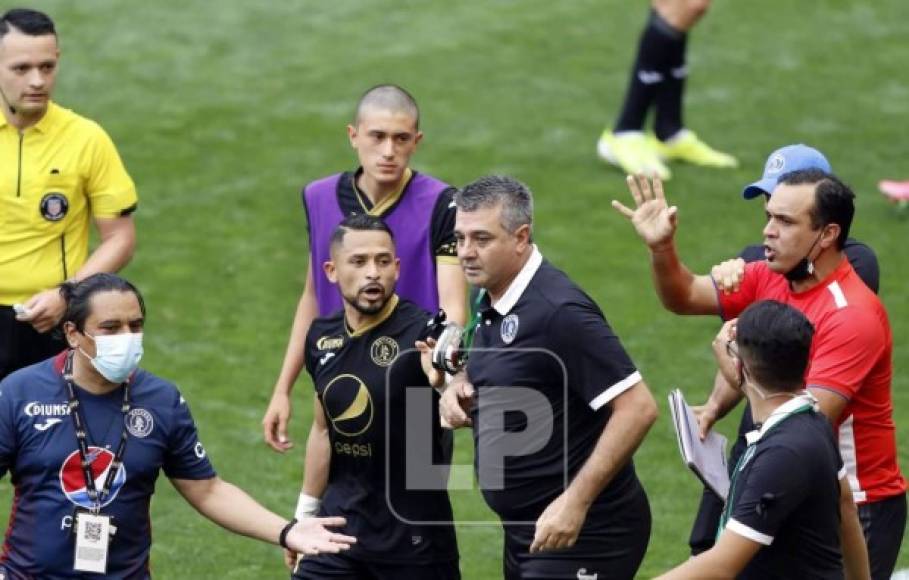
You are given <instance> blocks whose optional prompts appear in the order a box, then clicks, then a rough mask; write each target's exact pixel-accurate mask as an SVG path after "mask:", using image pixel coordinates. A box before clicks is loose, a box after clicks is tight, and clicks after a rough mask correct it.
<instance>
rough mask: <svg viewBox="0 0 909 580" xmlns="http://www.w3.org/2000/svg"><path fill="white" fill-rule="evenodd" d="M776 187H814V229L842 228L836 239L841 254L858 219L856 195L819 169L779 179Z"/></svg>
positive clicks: (829, 174)
mask: <svg viewBox="0 0 909 580" xmlns="http://www.w3.org/2000/svg"><path fill="white" fill-rule="evenodd" d="M777 183H783V184H786V185H802V184H813V185H814V186H815V188H814V205H813V206H812V208H811V213H810V215H811V227H813V228H814V229H818V228H821V227H823V226H826V225H827V224H837V225H838V226H840V235H839V236H838V237H837V238H836V246H837V249H839V250H842V249H843V246H844V245H845V244H846V238H848V237H849V229H850V228H851V227H852V218H853V217H854V216H855V193H853V191H852V189H850V188H849V186H848V185H846V184H845V183H843V182H842V181H840V180H839V178H837V177H836V176H835V175H833V174H832V173H827V172H826V171H822V170H820V169H799V170H798V171H790V172H789V173H784V174H783V175H781V176H780V178H779V180H778V181H777Z"/></svg>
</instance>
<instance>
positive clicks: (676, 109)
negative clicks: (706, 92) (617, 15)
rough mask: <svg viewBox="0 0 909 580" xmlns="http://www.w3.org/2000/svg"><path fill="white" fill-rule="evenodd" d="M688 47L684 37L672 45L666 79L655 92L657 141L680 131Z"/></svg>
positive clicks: (682, 125) (686, 38)
mask: <svg viewBox="0 0 909 580" xmlns="http://www.w3.org/2000/svg"><path fill="white" fill-rule="evenodd" d="M687 45H688V36H687V35H684V34H683V36H682V37H681V39H680V40H679V41H678V42H676V43H674V44H673V46H672V51H671V53H668V54H667V56H668V57H669V60H668V65H669V66H668V72H667V73H666V79H665V80H664V81H663V82H662V83H660V85H659V87H658V88H657V91H656V98H655V99H654V100H655V109H656V115H655V117H654V122H653V132H654V133H656V136H657V139H659V140H660V141H665V140H666V139H669V138H670V137H672V136H673V135H675V134H676V133H678V132H679V131H681V130H682V128H683V127H684V126H685V125H684V123H683V122H682V97H683V95H684V92H685V78H686V77H687V76H688V68H687V66H686V65H685V48H686V47H687Z"/></svg>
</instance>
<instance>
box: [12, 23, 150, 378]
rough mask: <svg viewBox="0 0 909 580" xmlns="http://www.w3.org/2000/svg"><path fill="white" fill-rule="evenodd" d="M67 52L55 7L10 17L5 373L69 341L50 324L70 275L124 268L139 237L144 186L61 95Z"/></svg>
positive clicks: (57, 313)
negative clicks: (57, 93) (56, 92)
mask: <svg viewBox="0 0 909 580" xmlns="http://www.w3.org/2000/svg"><path fill="white" fill-rule="evenodd" d="M59 56H60V51H59V49H58V45H57V34H56V29H55V27H54V23H53V21H51V19H50V18H49V17H48V16H47V15H45V14H43V13H41V12H37V11H34V10H28V9H14V10H9V11H8V12H6V13H5V14H3V15H2V16H0V110H2V112H3V114H2V115H0V379H2V378H3V377H4V376H6V375H7V374H9V373H10V372H12V371H14V370H16V369H18V368H21V367H23V366H27V365H29V364H32V363H34V362H37V361H39V360H43V359H45V358H47V357H48V356H51V355H52V354H54V353H55V352H57V351H59V350H62V349H63V347H64V345H63V342H62V341H61V340H58V339H55V338H54V337H52V336H51V335H50V333H49V332H48V331H49V330H51V329H52V328H53V327H54V326H55V325H56V324H57V322H58V320H59V319H60V317H61V316H62V314H63V311H64V308H65V304H64V301H63V298H62V297H61V296H60V293H59V292H58V290H57V286H58V285H59V284H60V283H61V282H63V281H65V280H72V279H77V280H78V279H82V278H85V277H87V276H89V275H91V274H94V273H97V272H115V271H117V270H119V269H120V268H122V267H123V266H124V265H125V264H126V263H127V262H128V261H129V259H130V257H131V256H132V253H133V248H134V245H135V226H134V224H133V218H132V215H131V214H132V212H133V210H135V208H136V201H137V198H136V188H135V186H134V184H133V181H132V179H130V177H129V175H128V174H127V172H126V169H125V168H124V166H123V163H122V161H121V160H120V157H119V155H118V154H117V150H116V148H115V147H114V144H113V142H112V141H111V139H110V137H108V135H107V134H106V133H105V132H104V130H103V129H102V128H101V127H100V126H98V124H96V123H95V122H93V121H90V120H88V119H86V118H84V117H81V116H79V115H77V114H76V113H73V112H72V111H69V110H67V109H65V108H63V107H60V106H59V105H57V104H55V103H53V102H52V101H51V95H52V93H53V89H54V83H55V80H56V74H57V64H58V61H59ZM91 222H94V224H95V227H96V228H97V230H98V234H99V238H100V244H99V245H98V247H97V248H95V250H94V251H93V252H91V254H89V247H88V245H89V234H90V230H91V227H90V223H91ZM17 305H21V306H19V311H20V312H18V313H17V312H16V310H15V309H14V308H13V307H14V306H17Z"/></svg>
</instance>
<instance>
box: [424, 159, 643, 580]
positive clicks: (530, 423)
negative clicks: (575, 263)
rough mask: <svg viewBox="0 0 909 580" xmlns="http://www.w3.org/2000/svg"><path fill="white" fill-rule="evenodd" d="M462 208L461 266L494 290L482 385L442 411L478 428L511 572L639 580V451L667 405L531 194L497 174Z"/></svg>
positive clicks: (487, 487) (486, 299)
mask: <svg viewBox="0 0 909 580" xmlns="http://www.w3.org/2000/svg"><path fill="white" fill-rule="evenodd" d="M455 203H456V205H457V217H456V220H455V238H456V240H457V244H458V258H459V259H460V261H461V266H462V267H463V269H464V273H465V275H466V277H467V280H468V282H470V283H471V284H474V285H476V286H478V287H480V288H482V289H483V293H484V295H483V296H482V298H481V299H480V305H479V309H478V313H477V315H476V318H475V320H474V324H475V329H476V330H475V334H474V339H473V344H472V347H471V348H470V358H469V361H468V364H467V369H466V373H467V377H468V379H469V382H461V381H454V382H452V384H450V385H449V386H448V388H447V389H446V390H445V393H444V394H443V396H442V406H441V407H442V408H441V412H442V415H443V419H444V420H445V421H446V422H447V424H448V425H450V426H452V427H459V426H463V425H467V424H471V425H473V433H474V443H475V450H476V453H475V457H476V459H475V462H476V469H477V474H478V477H479V483H480V487H481V489H482V492H483V496H484V498H485V499H486V502H487V503H488V504H489V506H490V507H491V508H492V509H493V510H494V511H495V512H496V513H497V514H498V515H499V517H500V518H501V520H502V523H503V527H504V529H505V549H504V556H503V559H504V562H503V567H504V576H505V578H506V579H507V580H518V579H524V578H551V579H557V578H565V579H571V580H576V579H577V578H599V579H601V580H602V579H604V578H616V579H626V578H628V579H630V578H633V577H634V574H635V572H636V571H637V569H638V567H639V565H640V563H641V560H642V558H643V556H644V552H645V550H646V548H647V543H648V540H649V537H650V508H649V503H648V501H647V496H646V495H645V493H644V489H643V487H642V486H641V484H640V482H639V481H638V478H637V475H636V474H635V471H634V466H633V464H632V462H631V456H632V454H633V453H634V451H635V449H637V447H638V445H640V443H641V441H642V440H643V438H644V435H645V434H646V433H647V431H648V430H649V429H650V426H651V425H652V424H653V422H654V421H655V420H656V416H657V407H656V404H655V402H654V400H653V397H652V396H651V394H650V391H649V390H648V388H647V385H646V384H645V383H644V381H643V379H642V378H641V374H640V373H639V372H638V370H637V368H636V367H635V365H634V363H633V362H632V361H631V359H630V358H629V357H628V355H627V354H626V353H625V350H624V349H623V348H622V345H621V343H620V342H619V339H618V337H616V335H615V334H614V333H613V332H612V329H611V328H610V327H609V324H608V323H607V322H606V319H605V318H604V317H603V313H602V312H601V311H600V309H599V308H598V307H597V305H596V304H595V303H594V302H593V300H592V299H591V298H590V297H589V296H587V294H585V293H584V291H583V290H581V289H580V288H578V287H577V286H576V285H575V284H574V283H573V282H572V281H571V280H569V279H568V277H567V276H566V275H565V274H564V273H563V272H561V271H560V270H558V269H556V268H555V267H554V266H553V265H552V264H550V263H549V262H547V261H546V260H544V259H543V257H542V255H541V254H540V252H539V250H538V249H537V247H536V246H535V245H534V244H533V243H532V241H531V228H532V220H533V201H532V197H531V193H530V191H529V190H528V189H527V188H526V186H524V185H523V184H521V183H520V182H518V181H516V180H514V179H511V178H508V177H498V176H493V177H484V178H481V179H479V180H477V181H475V182H474V183H472V184H470V185H468V186H466V187H465V188H464V189H463V190H462V191H460V192H458V194H456V196H455ZM474 395H475V397H474ZM474 403H475V404H474Z"/></svg>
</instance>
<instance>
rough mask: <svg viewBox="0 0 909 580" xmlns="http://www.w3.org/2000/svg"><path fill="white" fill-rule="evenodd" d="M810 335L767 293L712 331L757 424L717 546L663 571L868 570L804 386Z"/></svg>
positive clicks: (747, 575) (837, 468)
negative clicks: (716, 331)
mask: <svg viewBox="0 0 909 580" xmlns="http://www.w3.org/2000/svg"><path fill="white" fill-rule="evenodd" d="M813 334H814V329H813V328H812V326H811V323H810V322H808V319H807V318H805V316H804V315H803V314H802V313H801V312H799V311H798V310H796V309H795V308H793V307H791V306H787V305H785V304H781V303H779V302H774V301H772V300H768V301H762V302H756V303H754V304H752V305H751V306H749V307H748V308H746V309H745V311H744V312H743V313H742V315H741V317H740V318H739V319H738V320H737V321H734V320H733V321H729V322H727V323H726V324H725V325H724V326H723V328H722V330H721V331H720V333H719V335H717V337H716V339H715V340H714V342H713V351H714V355H715V356H716V359H717V362H718V364H719V366H720V370H721V372H722V373H723V375H724V377H726V379H727V380H728V381H729V382H730V384H732V385H734V386H735V388H738V389H741V390H742V391H743V392H744V395H745V396H746V397H747V398H748V400H749V401H750V402H751V405H752V409H753V412H754V417H755V420H756V421H758V422H759V423H761V425H762V426H761V428H760V429H759V430H757V431H754V432H752V433H750V434H749V438H748V449H747V451H746V452H745V453H744V455H742V457H741V459H740V460H739V461H738V462H737V464H736V466H735V468H734V469H733V473H732V482H731V485H730V491H729V499H728V501H727V503H726V508H725V510H724V512H723V515H722V518H721V520H720V530H719V534H718V538H717V543H716V545H715V546H714V547H713V548H711V549H710V550H708V551H706V552H704V553H702V554H700V555H698V556H696V557H694V558H691V559H690V560H688V561H686V562H685V563H683V564H681V565H679V566H678V567H677V568H675V569H673V570H672V571H670V572H668V573H667V574H665V575H664V576H662V577H661V578H663V579H665V580H671V579H674V580H681V579H686V578H691V579H701V578H716V579H721V578H741V579H743V580H749V579H752V578H754V579H764V578H777V579H780V580H785V579H787V578H790V579H793V580H801V579H803V578H843V577H844V576H845V577H846V578H849V579H850V580H852V579H860V578H868V577H869V570H868V553H867V551H866V549H865V543H864V539H863V537H862V528H861V525H860V524H859V520H858V516H857V514H856V510H855V504H854V503H853V502H852V496H851V490H850V489H849V481H848V479H847V476H846V468H845V467H844V465H843V460H842V459H841V458H840V454H839V452H838V451H837V448H836V442H835V440H834V437H833V432H832V431H831V429H830V423H829V422H828V421H826V420H825V419H824V417H823V416H822V415H821V414H820V413H818V409H817V402H816V400H815V398H814V397H813V396H812V395H811V394H810V393H808V392H807V391H806V390H805V382H804V376H805V370H806V368H807V366H808V355H809V351H810V348H811V339H812V335H813ZM841 506H842V509H841Z"/></svg>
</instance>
